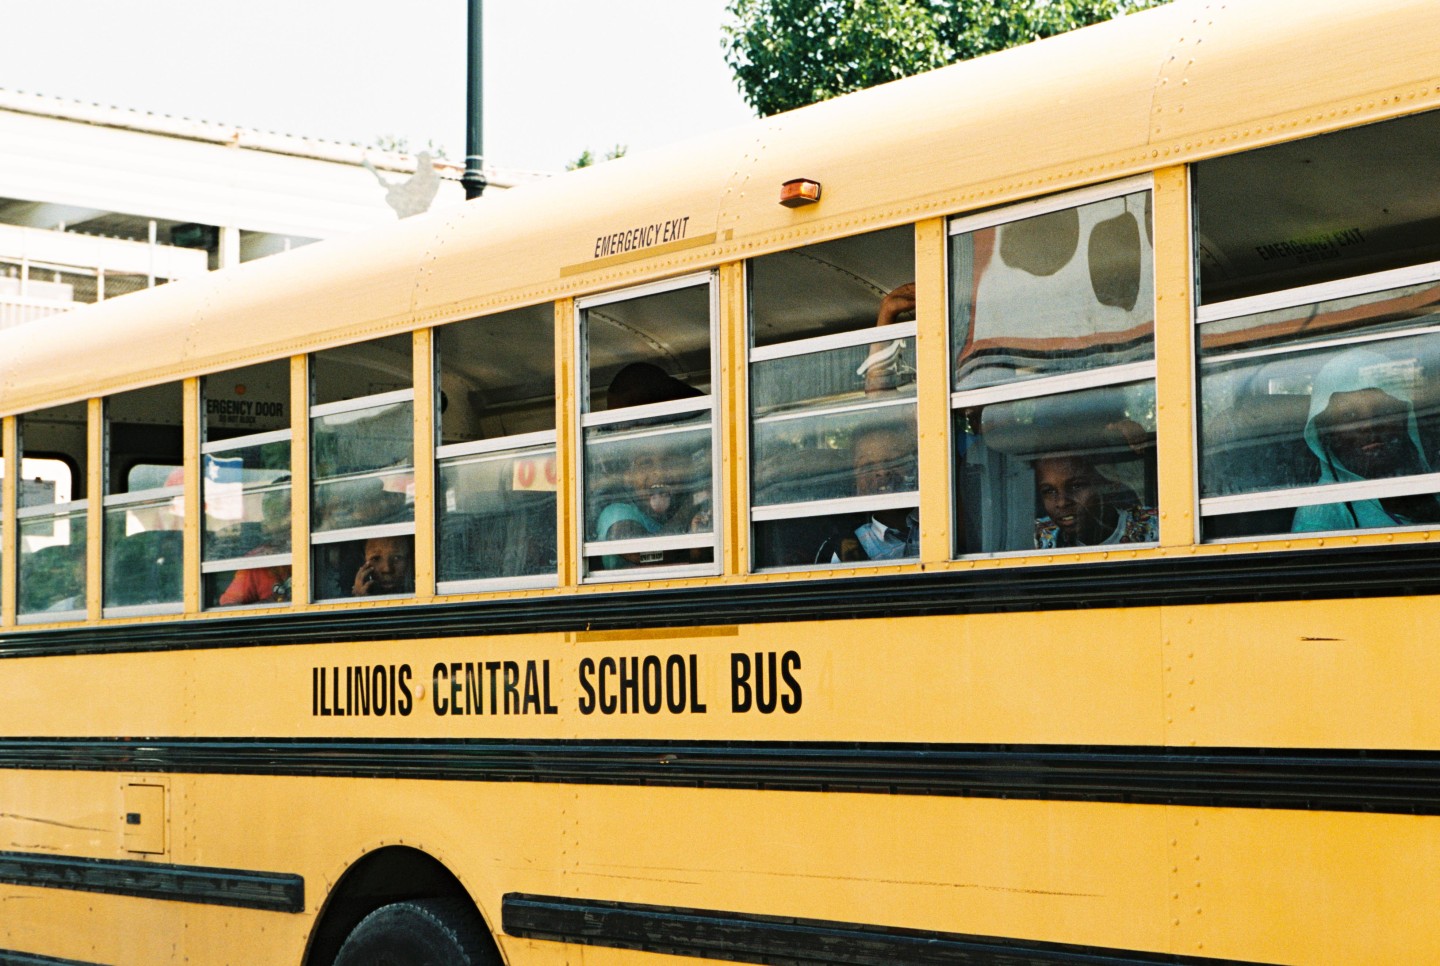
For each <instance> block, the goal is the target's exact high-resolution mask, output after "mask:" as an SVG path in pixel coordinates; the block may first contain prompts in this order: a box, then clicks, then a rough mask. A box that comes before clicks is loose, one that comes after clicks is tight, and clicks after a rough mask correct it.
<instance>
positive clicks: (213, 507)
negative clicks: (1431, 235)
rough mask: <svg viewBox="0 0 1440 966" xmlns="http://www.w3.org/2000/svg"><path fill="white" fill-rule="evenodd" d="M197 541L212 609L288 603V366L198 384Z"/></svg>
mask: <svg viewBox="0 0 1440 966" xmlns="http://www.w3.org/2000/svg"><path fill="white" fill-rule="evenodd" d="M200 411H201V443H200V494H201V500H202V506H203V507H204V513H203V519H202V523H203V526H204V530H203V532H202V533H201V538H200V559H201V563H200V572H201V584H202V587H203V602H204V606H205V607H207V608H211V607H237V606H244V605H254V604H279V603H285V602H287V601H289V600H290V584H291V569H290V568H291V544H290V521H291V502H290V438H291V432H290V365H289V362H288V361H286V360H283V359H282V360H276V361H273V362H264V363H260V364H258V365H254V366H246V367H244V368H241V369H233V370H230V371H229V372H224V373H219V374H216V375H213V376H207V377H205V379H204V380H203V382H202V383H201V406H200Z"/></svg>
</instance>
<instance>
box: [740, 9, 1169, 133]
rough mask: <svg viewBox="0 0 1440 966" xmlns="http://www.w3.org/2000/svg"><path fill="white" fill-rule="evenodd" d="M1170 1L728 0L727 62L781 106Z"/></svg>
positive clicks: (760, 98)
mask: <svg viewBox="0 0 1440 966" xmlns="http://www.w3.org/2000/svg"><path fill="white" fill-rule="evenodd" d="M1164 2H1166V0H730V5H729V7H728V11H729V13H730V16H731V17H732V18H733V20H732V22H730V23H727V24H726V25H725V27H724V31H725V38H724V45H725V62H726V63H727V64H729V65H730V69H731V71H733V72H734V74H735V79H736V81H737V82H738V83H739V84H740V90H741V92H742V93H743V94H744V96H745V100H746V101H747V102H748V103H749V104H750V106H751V107H753V108H755V109H756V111H758V112H759V113H760V114H762V115H770V114H778V113H780V112H781V111H788V110H791V109H792V108H796V107H804V106H805V105H806V104H813V103H815V102H816V101H823V100H825V99H826V98H830V97H834V96H836V95H837V94H846V93H849V92H850V91H857V90H861V89H863V88H866V87H871V86H873V85H875V84H881V83H884V82H885V81H891V80H896V79H898V78H901V77H908V76H909V75H911V74H919V73H922V72H923V71H927V70H932V69H934V68H936V67H941V66H943V65H945V64H950V63H954V62H955V61H957V60H968V59H969V58H971V57H978V56H980V55H981V54H988V53H990V52H991V51H996V50H1003V49H1004V48H1006V47H1014V46H1016V45H1017V44H1024V43H1029V42H1030V41H1032V40H1038V39H1040V38H1041V37H1049V36H1051V35H1052V34H1058V33H1064V32H1065V31H1067V30H1073V29H1074V28H1076V27H1083V26H1086V25H1087V24H1092V23H1098V22H1099V21H1102V20H1109V19H1111V18H1112V17H1118V16H1121V15H1122V14H1126V13H1130V12H1131V11H1134V10H1140V9H1144V8H1145V7H1153V6H1158V5H1159V4H1160V3H1164Z"/></svg>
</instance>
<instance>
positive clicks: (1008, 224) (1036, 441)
mask: <svg viewBox="0 0 1440 966" xmlns="http://www.w3.org/2000/svg"><path fill="white" fill-rule="evenodd" d="M950 231H951V244H950V256H951V258H950V273H951V274H950V291H951V296H950V297H951V324H952V344H953V345H954V347H955V353H956V354H955V369H954V377H953V378H954V382H953V386H952V389H953V392H952V395H951V405H952V407H953V409H954V413H955V417H954V435H953V438H954V446H955V464H956V465H955V481H956V502H957V512H956V520H957V524H958V526H957V533H956V546H955V552H956V553H957V555H958V554H984V553H1003V552H1012V551H1025V550H1054V549H1062V548H1067V547H1086V546H1098V545H1109V544H1116V543H1153V542H1155V541H1156V540H1157V539H1158V536H1159V533H1158V525H1157V515H1156V512H1155V496H1156V481H1155V452H1154V440H1155V382H1154V378H1155V362H1154V358H1155V355H1154V328H1155V322H1154V320H1155V305H1154V302H1155V296H1154V264H1153V258H1152V240H1151V223H1150V192H1149V191H1148V190H1145V189H1143V188H1140V187H1138V186H1132V185H1117V186H1111V187H1109V188H1102V189H1098V190H1092V191H1087V192H1083V193H1079V194H1076V195H1070V196H1068V197H1061V198H1052V199H1045V200H1042V201H1039V202H1032V203H1029V204H1026V205H1021V206H1018V207H1016V208H1011V209H1007V210H1004V211H998V212H991V213H987V214H985V215H979V216H973V217H967V218H961V219H956V220H955V221H954V222H952V224H951V229H950Z"/></svg>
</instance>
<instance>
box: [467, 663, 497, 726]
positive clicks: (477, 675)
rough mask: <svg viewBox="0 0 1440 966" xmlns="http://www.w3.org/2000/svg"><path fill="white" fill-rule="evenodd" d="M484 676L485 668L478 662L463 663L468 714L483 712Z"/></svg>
mask: <svg viewBox="0 0 1440 966" xmlns="http://www.w3.org/2000/svg"><path fill="white" fill-rule="evenodd" d="M484 677H485V669H484V668H482V667H481V666H480V665H479V664H473V663H471V664H466V665H465V708H466V710H467V713H469V714H484V713H485V688H484V685H483V683H482V682H483V681H484ZM491 710H494V709H493V708H492V709H491Z"/></svg>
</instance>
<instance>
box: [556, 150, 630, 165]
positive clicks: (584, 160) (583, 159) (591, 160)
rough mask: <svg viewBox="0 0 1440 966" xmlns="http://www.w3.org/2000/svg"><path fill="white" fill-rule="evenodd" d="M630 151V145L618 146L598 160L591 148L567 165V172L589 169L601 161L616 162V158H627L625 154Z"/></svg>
mask: <svg viewBox="0 0 1440 966" xmlns="http://www.w3.org/2000/svg"><path fill="white" fill-rule="evenodd" d="M629 150H630V146H629V145H627V144H617V145H615V146H614V147H613V148H611V149H610V150H609V151H606V152H605V157H603V158H597V157H595V155H594V154H593V153H591V151H590V149H589V148H586V149H585V150H584V151H581V152H580V157H578V158H576V159H575V160H574V161H570V162H568V163H567V164H566V165H565V170H566V171H574V170H575V169H576V168H588V167H590V166H591V165H592V164H599V163H600V162H601V161H614V160H615V159H616V158H623V157H625V152H626V151H629Z"/></svg>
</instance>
